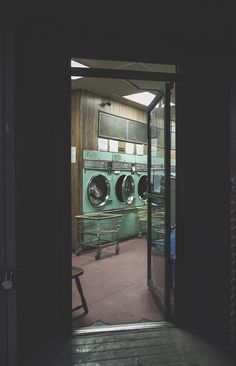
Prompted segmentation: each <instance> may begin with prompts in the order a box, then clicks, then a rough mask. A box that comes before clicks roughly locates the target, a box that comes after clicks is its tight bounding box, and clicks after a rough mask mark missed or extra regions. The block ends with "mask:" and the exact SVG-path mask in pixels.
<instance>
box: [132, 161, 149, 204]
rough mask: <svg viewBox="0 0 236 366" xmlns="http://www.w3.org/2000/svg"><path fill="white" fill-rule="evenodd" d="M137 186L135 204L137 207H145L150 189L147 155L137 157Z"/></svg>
mask: <svg viewBox="0 0 236 366" xmlns="http://www.w3.org/2000/svg"><path fill="white" fill-rule="evenodd" d="M135 185H136V188H137V189H136V195H135V204H136V206H143V205H146V204H147V197H146V196H145V193H146V192H147V189H148V176H147V155H142V156H139V155H137V156H136V159H135Z"/></svg>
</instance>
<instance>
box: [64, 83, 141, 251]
mask: <svg viewBox="0 0 236 366" xmlns="http://www.w3.org/2000/svg"><path fill="white" fill-rule="evenodd" d="M104 100H105V99H104V98H103V97H101V96H98V95H95V94H92V93H90V92H87V91H84V90H81V91H80V90H76V91H73V92H72V96H71V119H72V120H71V146H74V147H76V162H75V163H72V164H71V198H72V202H71V208H72V248H73V249H76V248H78V243H77V233H76V220H75V219H74V217H75V215H78V214H80V213H81V211H82V205H81V201H82V194H83V187H82V173H83V171H82V168H83V161H82V152H83V150H97V149H98V113H99V110H101V111H103V112H107V113H111V114H114V115H116V116H119V117H124V118H129V119H132V120H135V121H138V122H143V123H146V120H147V115H146V112H145V111H143V110H141V109H137V108H135V107H132V106H129V105H127V104H123V103H120V102H117V101H111V106H107V105H106V106H105V107H102V106H101V105H100V104H101V103H102V102H103V101H104ZM118 149H119V151H120V152H124V149H125V142H124V141H119V144H118ZM134 153H135V150H134ZM144 153H145V154H146V153H147V147H146V146H145V147H144Z"/></svg>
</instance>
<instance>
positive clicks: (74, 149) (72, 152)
mask: <svg viewBox="0 0 236 366" xmlns="http://www.w3.org/2000/svg"><path fill="white" fill-rule="evenodd" d="M75 163H76V146H71V164H75Z"/></svg>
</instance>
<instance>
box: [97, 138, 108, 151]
mask: <svg viewBox="0 0 236 366" xmlns="http://www.w3.org/2000/svg"><path fill="white" fill-rule="evenodd" d="M98 150H99V151H107V150H108V140H107V139H100V138H98Z"/></svg>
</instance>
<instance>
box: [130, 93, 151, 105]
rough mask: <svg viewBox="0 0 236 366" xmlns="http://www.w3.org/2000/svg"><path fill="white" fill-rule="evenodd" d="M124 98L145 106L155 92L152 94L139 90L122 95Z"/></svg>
mask: <svg viewBox="0 0 236 366" xmlns="http://www.w3.org/2000/svg"><path fill="white" fill-rule="evenodd" d="M124 98H126V99H129V100H132V101H133V102H136V103H139V104H142V105H145V106H146V107H147V106H148V105H149V104H150V103H151V102H152V101H153V99H154V98H155V94H152V93H150V92H141V93H135V94H130V95H124Z"/></svg>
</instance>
